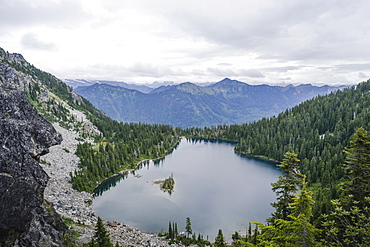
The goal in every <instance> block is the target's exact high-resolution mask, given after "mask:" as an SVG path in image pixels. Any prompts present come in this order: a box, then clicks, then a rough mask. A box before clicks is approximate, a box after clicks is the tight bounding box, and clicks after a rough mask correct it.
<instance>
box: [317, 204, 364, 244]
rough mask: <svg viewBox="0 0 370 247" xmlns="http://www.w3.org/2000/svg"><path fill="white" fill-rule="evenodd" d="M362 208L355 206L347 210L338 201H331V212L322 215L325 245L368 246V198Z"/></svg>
mask: <svg viewBox="0 0 370 247" xmlns="http://www.w3.org/2000/svg"><path fill="white" fill-rule="evenodd" d="M364 201H365V203H364V205H363V207H358V206H357V205H356V204H354V205H352V206H350V207H349V208H348V209H346V207H344V206H343V205H342V203H341V201H340V200H333V201H332V203H333V207H334V209H333V211H332V212H331V213H330V214H329V215H324V222H323V226H324V229H325V237H326V243H327V244H328V245H330V246H341V247H343V246H345V247H357V246H364V247H365V246H370V230H369V229H370V197H365V200H364Z"/></svg>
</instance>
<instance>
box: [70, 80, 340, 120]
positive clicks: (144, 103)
mask: <svg viewBox="0 0 370 247" xmlns="http://www.w3.org/2000/svg"><path fill="white" fill-rule="evenodd" d="M336 89H338V88H337V87H329V86H323V87H316V86H312V85H300V86H297V87H294V86H291V85H290V86H286V87H277V86H268V85H257V86H252V85H248V84H246V83H243V82H239V81H235V80H230V79H228V78H226V79H224V80H222V81H220V82H218V83H215V84H213V85H210V86H206V87H202V86H198V85H195V84H192V83H190V82H187V83H182V84H179V85H171V86H162V87H159V88H156V89H153V90H152V91H151V92H149V93H142V92H138V91H136V90H131V89H126V88H123V87H118V86H112V85H106V84H94V85H91V86H84V87H78V88H76V92H77V93H79V94H80V95H82V96H84V97H86V98H87V99H88V100H89V101H90V102H92V103H93V104H94V105H95V106H96V107H97V108H98V109H100V110H103V111H104V112H105V113H106V114H107V115H108V116H110V117H112V118H113V119H116V120H119V121H123V122H143V123H150V124H170V125H173V126H176V127H192V126H198V127H203V126H211V125H219V124H241V123H245V122H251V121H255V120H258V119H261V118H262V117H269V116H273V115H275V114H278V113H280V112H282V111H284V110H285V109H287V108H290V107H293V106H294V105H296V104H298V103H300V102H302V101H304V100H307V99H309V98H312V97H314V96H317V95H319V94H321V95H323V94H327V93H330V92H331V91H334V90H336Z"/></svg>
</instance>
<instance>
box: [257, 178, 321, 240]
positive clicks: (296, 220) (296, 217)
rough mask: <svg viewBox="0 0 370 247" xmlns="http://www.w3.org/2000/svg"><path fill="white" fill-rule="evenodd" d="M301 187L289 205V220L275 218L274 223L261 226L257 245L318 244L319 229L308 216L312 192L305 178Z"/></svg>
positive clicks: (310, 211)
mask: <svg viewBox="0 0 370 247" xmlns="http://www.w3.org/2000/svg"><path fill="white" fill-rule="evenodd" d="M302 185H303V186H302V189H301V191H300V193H299V195H298V196H297V197H296V198H293V203H292V204H291V206H290V207H289V208H290V209H291V213H290V214H289V215H288V217H289V218H290V220H283V219H276V220H275V222H274V225H270V226H266V225H263V224H261V223H257V224H258V225H260V226H261V232H262V234H261V235H259V236H258V241H259V243H258V245H261V246H282V247H283V246H284V247H285V246H292V247H293V246H302V247H310V246H320V245H321V243H320V242H317V241H315V237H316V236H318V234H319V232H320V230H318V229H317V228H315V227H314V226H313V225H312V224H311V222H310V218H311V216H312V205H313V204H314V200H313V199H312V192H311V191H308V190H307V187H306V186H307V183H306V182H305V178H304V180H303V182H302Z"/></svg>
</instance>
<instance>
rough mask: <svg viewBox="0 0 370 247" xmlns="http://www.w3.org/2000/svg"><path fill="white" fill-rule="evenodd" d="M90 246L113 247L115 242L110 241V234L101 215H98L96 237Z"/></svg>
mask: <svg viewBox="0 0 370 247" xmlns="http://www.w3.org/2000/svg"><path fill="white" fill-rule="evenodd" d="M90 246H98V247H113V244H112V243H111V242H110V239H109V234H108V233H107V230H106V229H105V227H104V224H103V220H102V219H101V218H100V217H98V222H97V223H96V228H95V235H94V239H93V240H92V241H91V243H90Z"/></svg>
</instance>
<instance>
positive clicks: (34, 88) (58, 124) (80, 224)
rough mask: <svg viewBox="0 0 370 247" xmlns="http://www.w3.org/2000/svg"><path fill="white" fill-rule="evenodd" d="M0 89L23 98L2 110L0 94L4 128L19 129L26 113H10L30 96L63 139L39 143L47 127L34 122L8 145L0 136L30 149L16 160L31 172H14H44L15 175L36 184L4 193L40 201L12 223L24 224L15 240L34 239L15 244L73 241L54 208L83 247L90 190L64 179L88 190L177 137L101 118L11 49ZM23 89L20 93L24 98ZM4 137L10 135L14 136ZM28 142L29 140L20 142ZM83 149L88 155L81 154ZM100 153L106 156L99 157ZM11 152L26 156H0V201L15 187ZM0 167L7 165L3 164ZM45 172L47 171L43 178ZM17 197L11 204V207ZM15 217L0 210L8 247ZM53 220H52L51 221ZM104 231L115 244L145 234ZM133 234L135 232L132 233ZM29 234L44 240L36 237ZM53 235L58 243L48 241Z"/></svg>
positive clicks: (1, 237)
mask: <svg viewBox="0 0 370 247" xmlns="http://www.w3.org/2000/svg"><path fill="white" fill-rule="evenodd" d="M0 91H1V92H3V91H4V93H9V92H12V91H14V92H16V94H20V95H23V97H24V99H23V101H21V103H12V104H13V105H16V107H17V108H16V109H17V110H16V112H15V113H14V114H13V112H12V111H10V109H11V107H10V104H11V101H10V100H7V99H6V98H4V97H3V96H2V95H1V97H0V99H2V100H3V101H1V102H2V105H1V107H0V108H1V109H0V115H2V116H3V120H4V122H6V121H9V122H10V124H11V125H13V130H12V126H10V127H9V129H11V130H12V131H13V132H14V131H15V126H16V125H21V127H22V128H26V129H27V128H28V126H29V125H30V124H31V123H32V122H30V121H27V120H25V121H19V120H17V119H14V117H13V115H15V116H18V117H19V116H22V114H21V113H22V111H24V110H27V109H28V108H32V106H31V104H29V102H28V101H30V102H31V103H32V105H33V106H34V107H35V108H36V109H37V111H38V113H39V114H40V115H42V116H43V117H44V118H46V119H47V120H48V121H49V122H52V125H53V127H54V128H55V129H56V130H58V132H59V133H60V134H62V138H63V141H62V143H61V145H60V146H54V147H52V148H50V149H49V150H47V148H44V146H50V145H48V142H47V140H45V139H46V138H44V136H47V135H45V133H44V132H50V130H49V127H47V128H45V127H43V125H41V124H40V125H39V126H36V125H37V124H34V125H35V126H36V127H35V129H36V130H35V131H34V132H35V134H28V133H25V138H24V139H25V140H26V143H25V142H22V143H20V144H19V145H18V144H14V147H13V146H11V147H8V146H7V145H8V144H9V145H10V144H12V143H11V142H10V139H9V138H8V136H9V135H4V136H3V135H1V136H0V142H1V144H2V145H1V146H0V152H2V151H5V152H6V151H7V150H8V149H10V150H15V151H17V149H22V148H25V149H27V150H26V151H27V152H29V153H30V154H31V156H32V155H34V157H35V159H34V161H33V163H31V164H29V163H25V162H24V163H25V164H22V165H25V166H27V165H31V166H35V167H37V169H33V171H30V169H22V171H23V172H26V173H28V175H30V176H31V177H33V176H35V177H36V175H37V174H36V172H37V171H39V170H40V171H41V173H42V174H43V175H44V176H43V177H42V178H41V180H42V181H41V184H40V185H38V184H36V183H34V181H33V180H32V179H24V180H22V181H20V182H24V183H25V184H26V185H27V183H30V184H29V185H27V186H29V187H32V186H36V187H39V188H38V189H37V193H35V194H30V195H28V194H26V193H23V192H21V193H13V194H11V195H10V196H11V197H12V198H11V199H12V202H18V204H22V202H27V200H26V199H27V198H28V197H30V196H31V197H32V198H33V199H35V198H36V199H37V202H38V203H39V202H41V203H42V205H36V209H35V210H32V208H31V209H30V210H31V211H32V212H31V213H32V214H30V210H21V211H22V212H21V213H24V214H26V215H25V216H26V218H27V219H29V218H30V217H31V218H32V217H33V218H34V220H33V221H32V222H31V224H30V223H29V221H28V220H27V221H26V220H23V221H22V222H21V226H20V227H18V226H17V227H18V228H17V229H21V230H22V231H24V232H23V234H21V236H22V239H23V240H25V239H26V240H27V241H28V240H30V239H31V241H33V240H34V239H35V238H37V239H36V240H35V241H33V242H35V244H34V245H32V244H30V243H28V242H27V243H23V242H22V243H19V242H18V243H19V246H64V244H69V245H70V246H75V245H73V244H74V243H73V242H74V240H73V239H69V240H68V238H69V235H71V234H70V232H69V231H68V230H67V227H66V226H65V225H64V223H63V222H61V221H60V220H59V221H58V220H55V221H53V219H54V218H55V219H58V218H60V217H59V215H58V214H60V215H62V217H63V220H64V221H65V222H66V223H68V224H69V225H71V226H70V227H71V228H73V231H74V233H76V232H75V231H77V232H78V234H80V235H81V236H80V237H79V238H78V239H76V240H77V242H76V246H86V245H87V244H88V243H89V241H91V237H92V236H93V234H94V225H95V222H96V220H97V218H96V216H95V215H94V214H93V211H92V206H91V202H92V199H93V195H92V194H91V193H86V192H84V191H83V192H79V191H77V190H76V189H73V188H72V186H73V187H77V188H78V189H79V190H83V189H84V188H86V190H89V191H90V192H91V191H92V190H93V189H94V188H95V187H96V186H97V185H98V184H99V183H100V182H101V181H102V180H104V179H106V178H107V177H109V176H111V175H113V174H115V173H118V172H119V171H121V170H123V169H127V168H128V167H130V168H133V167H135V166H136V164H137V163H138V162H139V161H140V160H143V159H150V158H157V157H159V156H163V155H165V154H166V152H167V151H168V150H170V149H172V148H173V147H174V146H175V145H176V144H177V142H178V136H177V134H176V130H175V129H174V128H172V127H171V126H159V125H156V126H149V125H143V124H122V123H118V122H116V121H114V120H112V119H110V118H108V117H107V116H106V115H105V114H104V113H103V112H101V111H99V110H97V109H96V108H94V107H93V106H92V104H91V103H90V102H88V101H87V100H86V99H84V98H82V97H81V96H79V95H77V94H76V93H75V92H74V91H73V89H72V87H70V86H67V85H66V84H65V83H63V82H62V81H61V80H59V79H58V78H56V77H55V76H53V75H51V74H49V73H46V72H44V71H41V70H39V69H37V68H36V67H35V66H33V65H31V64H30V63H28V62H27V61H26V60H25V59H24V58H23V56H22V55H20V54H11V53H8V52H6V51H4V50H3V49H1V48H0ZM4 95H5V94H4ZM25 96H27V98H28V101H27V99H26V97H25ZM27 104H28V106H27V107H26V105H27ZM35 112H36V111H35V109H33V112H31V114H30V115H34V116H38V115H36V113H35ZM8 119H9V120H8ZM37 128H40V129H37ZM3 130H4V128H0V132H1V131H3ZM11 137H12V138H14V137H15V138H16V139H18V138H17V136H16V135H14V136H11ZM39 139H40V140H39ZM7 143H8V144H7ZM29 143H30V144H31V145H28V144H29ZM26 144H27V145H26ZM54 144H55V143H54ZM76 150H79V151H80V153H78V152H77V153H78V156H77V155H76V154H75V151H76ZM81 150H82V151H81ZM47 151H50V153H49V154H48V155H46V156H43V157H42V158H41V159H40V160H39V154H45V153H47ZM86 154H87V155H90V154H92V155H91V156H89V157H86V156H85V155H86ZM13 155H14V156H17V155H20V154H17V153H15V154H13ZM107 157H110V158H111V157H114V158H112V159H107ZM3 158H6V157H3V155H1V159H3ZM18 159H21V160H22V162H23V161H26V159H24V158H23V159H22V156H20V157H16V158H14V157H13V159H11V160H13V163H11V162H10V163H9V165H10V166H4V165H3V160H2V161H1V163H2V164H1V166H0V187H1V190H0V191H1V192H0V195H1V196H0V198H2V199H5V200H7V198H5V197H3V195H5V194H4V192H5V191H6V186H7V185H9V184H10V185H14V186H15V185H17V187H18V184H19V183H11V182H12V180H11V179H13V178H11V177H12V176H13V175H12V174H13V173H11V172H12V171H11V170H12V169H13V170H15V169H17V167H18V166H17V165H12V164H14V162H15V160H18ZM96 159H98V161H97V160H96ZM90 161H91V162H90ZM4 162H8V161H4ZM39 162H40V164H39ZM89 162H90V163H89ZM86 163H87V164H86ZM40 166H41V167H42V168H43V169H44V171H43V169H41V168H40ZM4 167H6V168H7V169H8V168H9V169H8V170H6V171H5V170H4V169H5V168H4ZM45 171H46V172H47V173H48V175H46V173H45ZM15 172H16V171H15ZM10 178H11V179H10ZM46 178H50V179H49V183H47V185H46V180H47V179H46ZM13 180H14V179H13ZM36 180H37V178H36ZM38 180H40V179H38ZM70 181H72V182H75V183H73V184H71V183H70ZM9 182H10V183H9ZM41 186H42V187H41ZM45 186H46V188H45ZM12 189H13V190H16V189H18V190H22V188H21V187H19V188H15V187H13V188H12ZM44 192H45V194H44ZM8 196H9V194H8ZM45 199H47V201H46V200H45ZM18 204H14V206H17V205H18ZM1 205H2V206H4V207H8V208H9V209H10V210H13V211H14V212H15V211H16V210H18V209H15V208H13V209H12V206H13V204H12V203H11V202H10V203H9V204H5V203H2V204H1ZM28 206H31V205H28ZM4 210H5V209H4ZM7 210H8V209H7ZM4 212H5V211H4ZM55 212H56V213H55ZM6 217H8V218H6ZM12 217H13V218H12ZM51 217H52V218H53V219H51ZM19 219H20V215H19V214H11V215H4V214H1V215H0V222H1V223H0V245H1V246H3V245H4V244H5V245H4V246H14V243H11V242H12V241H14V240H15V239H16V238H17V236H18V235H16V234H18V231H17V230H16V231H14V229H12V228H11V226H10V227H8V225H7V224H9V223H11V222H12V221H19ZM45 220H46V221H47V222H45ZM3 223H4V224H3ZM54 223H55V224H58V225H53V224H54ZM49 224H50V225H51V226H50V225H49ZM129 229H130V230H129ZM107 230H108V231H109V232H110V235H111V239H113V242H114V243H116V242H118V243H119V244H120V245H121V246H135V245H140V246H144V245H146V244H147V243H148V241H150V240H151V239H153V236H152V235H150V234H145V233H141V232H140V231H138V230H134V231H132V229H131V228H130V227H129V226H126V225H122V224H121V225H118V226H117V227H115V228H108V229H107ZM56 231H58V232H59V233H58V232H56ZM65 232H66V233H65ZM58 234H59V235H58ZM133 234H134V235H135V238H132V235H133ZM74 235H76V234H74ZM71 236H72V235H71ZM62 238H63V239H62ZM154 239H155V241H158V244H160V245H161V246H169V245H168V242H166V241H165V240H162V239H159V238H157V237H154ZM23 240H22V241H23ZM65 240H68V241H69V243H65V242H64V241H65ZM16 241H19V240H16ZM37 241H44V242H43V243H42V244H41V243H37ZM53 241H54V242H53ZM58 241H59V243H58V244H56V242H58Z"/></svg>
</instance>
